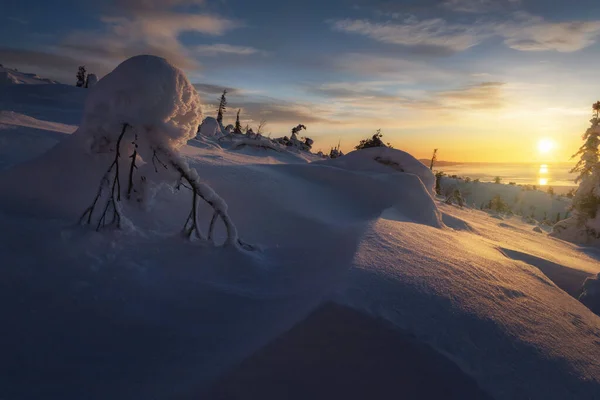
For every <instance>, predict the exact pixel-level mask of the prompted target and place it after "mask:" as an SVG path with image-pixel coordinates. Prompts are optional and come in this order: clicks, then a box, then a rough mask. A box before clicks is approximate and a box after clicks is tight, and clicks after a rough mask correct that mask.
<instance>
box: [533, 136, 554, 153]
mask: <svg viewBox="0 0 600 400" xmlns="http://www.w3.org/2000/svg"><path fill="white" fill-rule="evenodd" d="M537 147H538V151H539V152H540V153H542V154H548V153H550V152H551V151H552V150H554V148H555V147H556V144H555V143H554V141H553V140H552V139H540V140H539V141H538V145H537Z"/></svg>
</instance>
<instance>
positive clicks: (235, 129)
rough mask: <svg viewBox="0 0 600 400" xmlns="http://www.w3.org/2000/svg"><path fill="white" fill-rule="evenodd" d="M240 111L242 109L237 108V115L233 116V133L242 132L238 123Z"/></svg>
mask: <svg viewBox="0 0 600 400" xmlns="http://www.w3.org/2000/svg"><path fill="white" fill-rule="evenodd" d="M240 111H242V109H239V110H238V112H237V117H236V118H235V128H233V132H234V133H239V134H241V133H242V124H241V123H240Z"/></svg>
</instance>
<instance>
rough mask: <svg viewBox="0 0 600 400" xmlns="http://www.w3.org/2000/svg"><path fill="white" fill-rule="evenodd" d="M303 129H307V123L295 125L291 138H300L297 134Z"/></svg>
mask: <svg viewBox="0 0 600 400" xmlns="http://www.w3.org/2000/svg"><path fill="white" fill-rule="evenodd" d="M302 129H304V130H306V126H305V125H302V124H298V125H297V126H295V127H293V128H292V137H291V140H294V139H295V140H298V136H297V135H298V133H299V132H300V131H301V130H302Z"/></svg>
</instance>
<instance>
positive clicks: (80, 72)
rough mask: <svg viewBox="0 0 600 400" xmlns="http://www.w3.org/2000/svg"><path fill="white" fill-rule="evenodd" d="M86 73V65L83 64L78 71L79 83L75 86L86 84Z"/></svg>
mask: <svg viewBox="0 0 600 400" xmlns="http://www.w3.org/2000/svg"><path fill="white" fill-rule="evenodd" d="M85 73H86V70H85V65H81V66H80V67H79V70H78V71H77V76H76V77H77V83H76V84H75V86H77V87H83V86H84V85H85Z"/></svg>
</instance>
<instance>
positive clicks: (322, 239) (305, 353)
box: [0, 81, 600, 400]
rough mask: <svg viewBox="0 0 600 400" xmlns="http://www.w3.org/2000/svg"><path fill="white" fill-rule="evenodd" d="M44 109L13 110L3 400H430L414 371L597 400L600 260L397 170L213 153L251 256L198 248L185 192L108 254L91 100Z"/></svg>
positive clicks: (15, 93)
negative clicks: (593, 305) (587, 285)
mask: <svg viewBox="0 0 600 400" xmlns="http://www.w3.org/2000/svg"><path fill="white" fill-rule="evenodd" d="M48 87H51V88H52V89H47V90H44V91H40V92H33V91H32V90H33V89H32V86H28V85H15V86H14V87H11V92H10V95H6V94H5V93H6V92H5V91H0V107H1V110H2V112H1V113H0V118H2V120H1V121H3V122H1V123H2V125H0V144H1V146H0V161H1V162H0V226H2V230H1V231H0V259H1V260H3V262H2V263H1V264H0V295H1V296H2V301H0V315H1V316H2V320H3V324H2V328H0V332H2V335H1V336H2V341H0V354H2V357H0V397H1V398H6V399H37V398H45V399H54V398H57V399H58V398H60V399H81V398H87V399H106V398H112V399H145V398H156V399H182V398H240V396H238V397H236V395H235V393H238V394H239V392H236V390H235V389H241V388H244V387H245V386H244V385H245V384H246V385H247V382H248V381H244V377H247V376H248V375H247V374H249V372H248V371H252V373H253V374H254V375H253V376H254V378H253V380H252V381H251V382H254V386H251V387H252V391H243V392H242V396H241V397H243V398H261V399H265V398H273V399H274V398H286V397H287V398H302V396H301V394H302V393H304V394H305V395H306V396H309V397H310V398H314V399H321V398H328V399H329V398H335V396H336V395H335V394H336V393H338V394H339V393H344V394H345V397H344V398H361V396H362V398H364V395H365V392H364V390H366V389H368V388H369V387H370V388H372V389H371V390H372V393H373V395H374V398H375V397H378V395H379V396H380V397H385V398H396V397H398V398H422V397H419V394H421V395H423V394H424V393H427V394H429V393H433V391H431V390H425V389H422V390H419V388H418V387H416V386H413V387H411V389H410V390H409V389H408V388H409V386H410V384H409V383H405V386H403V385H402V384H398V382H404V381H411V382H412V381H418V376H419V373H417V372H415V371H412V369H411V368H410V365H411V364H414V365H415V366H416V367H415V368H416V371H421V372H422V373H423V374H427V375H426V376H428V377H430V379H431V380H432V381H431V382H425V381H420V382H421V383H420V385H421V387H422V388H423V387H424V386H431V387H434V386H435V385H436V382H439V383H440V386H439V387H440V388H442V387H443V388H444V390H445V392H444V393H445V396H444V397H447V398H457V399H458V398H463V399H464V398H493V399H497V400H501V399H567V398H569V399H595V398H600V318H599V317H598V316H596V315H594V314H593V313H592V312H591V311H590V310H589V309H587V308H586V307H585V306H584V305H583V304H581V303H580V302H579V301H577V300H576V298H575V297H574V296H577V295H578V292H579V288H580V287H581V285H582V283H583V280H584V279H585V278H586V277H588V276H591V275H592V274H595V273H598V272H600V264H599V262H598V259H600V253H599V252H597V250H593V249H589V248H583V247H578V246H576V245H573V244H570V243H566V242H563V241H561V240H557V239H554V238H551V237H548V236H547V235H546V234H545V233H543V232H542V233H539V232H535V231H533V230H532V227H531V226H530V225H527V224H524V223H523V222H521V220H520V219H518V218H516V217H512V218H506V219H497V218H493V217H492V216H489V215H488V214H486V213H484V212H481V211H479V210H475V209H470V208H465V209H460V208H457V207H454V206H449V205H445V204H443V203H442V202H440V201H438V200H436V199H435V197H433V196H432V185H433V184H434V180H433V176H432V175H431V173H430V171H428V170H427V168H423V166H422V165H421V164H419V163H418V161H417V160H415V159H414V158H412V156H410V155H408V154H406V153H403V152H399V151H394V150H387V149H386V150H384V151H380V150H378V149H375V150H373V151H363V152H362V153H361V152H360V151H359V152H356V153H351V154H349V155H347V156H345V157H348V158H346V159H344V157H342V158H340V159H336V160H327V161H322V162H321V161H320V162H309V161H312V160H311V159H310V158H309V157H306V158H305V157H300V156H298V154H296V153H292V152H277V151H273V150H269V149H265V148H258V147H244V148H232V147H230V146H229V145H225V144H222V143H219V140H218V139H216V138H208V137H200V138H198V139H193V140H190V141H189V142H188V144H187V145H186V146H184V147H183V148H181V154H182V160H183V161H185V162H186V163H187V164H189V166H190V167H191V169H193V170H194V171H196V172H197V173H198V175H199V177H200V179H201V181H202V182H203V183H205V184H207V185H209V186H210V187H211V188H212V189H214V191H215V192H216V193H217V194H218V195H219V196H220V197H222V198H223V199H224V200H225V201H226V202H227V213H228V214H229V216H231V219H232V221H234V222H235V225H236V227H237V231H238V233H239V236H240V237H241V238H242V239H243V240H244V241H245V242H247V243H250V244H252V245H254V246H255V250H254V251H247V250H242V249H240V248H237V247H234V246H230V247H214V246H209V245H207V244H206V243H204V242H201V241H189V240H186V239H184V238H182V237H181V235H180V232H181V228H182V227H183V224H184V222H185V221H186V218H187V217H188V215H189V213H190V206H191V204H190V203H191V201H190V192H189V191H188V190H187V189H186V188H185V187H179V189H177V188H175V187H174V186H173V185H169V184H168V182H163V183H161V184H157V185H155V186H152V190H151V191H150V193H149V198H150V199H151V201H149V202H147V203H146V204H145V206H144V207H138V206H137V205H136V204H130V203H128V202H126V201H125V200H123V206H122V207H123V208H122V212H123V215H124V221H123V225H122V229H121V230H112V229H106V230H101V231H100V232H96V231H95V229H94V228H95V227H88V226H79V225H78V224H77V221H78V219H79V218H80V216H81V215H82V213H83V211H84V210H85V208H86V207H88V206H89V205H90V202H91V201H92V200H93V199H94V196H95V195H96V192H97V190H98V183H99V182H100V181H101V178H102V175H103V174H104V172H105V171H106V168H108V166H109V165H110V163H111V160H112V158H114V152H110V151H109V152H107V153H92V152H90V151H89V150H86V149H89V145H90V141H89V136H86V134H83V133H82V132H81V130H80V131H78V132H75V133H74V134H70V132H72V130H73V129H76V128H77V126H78V125H79V124H80V122H79V121H81V119H82V109H83V102H84V98H85V96H84V94H85V93H84V94H83V95H82V94H81V93H83V92H86V91H85V90H72V89H76V88H68V89H67V87H65V86H64V85H48ZM97 87H102V81H100V82H99V83H98V86H96V87H95V88H93V89H90V92H91V91H93V90H96V88H97ZM48 137H50V139H48ZM380 153H381V154H380ZM127 156H129V153H128V154H127ZM123 158H126V157H125V155H123ZM6 160H8V161H6ZM157 166H158V167H157V168H156V170H159V168H162V167H161V166H160V164H157ZM139 167H140V169H143V168H144V166H142V165H140V166H139ZM145 171H147V172H148V179H150V180H151V179H153V178H152V177H153V175H152V173H153V171H154V168H152V167H151V163H148V165H146V169H145ZM124 176H126V175H124ZM122 182H126V180H122ZM198 213H199V219H200V220H201V221H206V225H207V226H208V224H209V221H210V220H211V216H212V213H213V209H211V208H210V207H205V206H204V205H203V206H202V207H201V208H200V209H199V210H198ZM219 224H220V223H219ZM202 229H203V230H206V227H202ZM215 236H216V241H217V243H221V242H222V241H224V240H225V238H226V237H227V235H226V231H225V228H224V227H223V226H221V225H218V226H217V230H216V235H215ZM332 303H335V304H334V305H333V306H332ZM348 308H351V309H352V310H354V311H351V312H348V311H344V310H348ZM357 315H358V316H357ZM308 316H309V317H308ZM323 316H325V317H323ZM307 317H308V318H307ZM330 320H331V321H336V323H337V324H341V326H343V327H344V328H345V329H338V330H332V329H333V327H332V326H331V325H329V324H328V323H327V321H330ZM336 326H337V325H336ZM338 327H339V326H338ZM286 332H287V333H286ZM299 332H300V333H302V332H305V333H306V332H310V333H311V334H310V335H312V336H310V335H305V334H299ZM360 332H363V333H365V335H366V333H368V334H369V335H371V336H361V335H362V334H360ZM309 336H310V337H312V338H313V339H312V340H309ZM367 337H370V338H372V340H367ZM348 343H355V344H354V345H352V346H347V347H339V349H346V350H347V351H344V352H336V351H335V349H336V348H337V347H336V346H338V345H339V346H344V344H348ZM375 344H376V348H374V347H372V346H373V345H375ZM367 345H370V346H371V347H367ZM265 346H266V347H265ZM273 346H275V347H273ZM361 346H365V347H364V348H363V347H361ZM402 346H404V348H405V350H404V351H398V349H401V348H403V347H402ZM357 347H359V348H363V350H362V351H361V352H358V351H355V350H356V349H357ZM273 348H275V349H278V350H277V351H272V349H273ZM294 349H302V351H301V352H296V353H301V354H296V355H295V356H294V357H292V355H293V354H292V353H293V351H292V350H294ZM386 349H388V350H389V352H390V354H394V355H396V358H398V357H405V359H403V360H399V361H398V362H393V361H392V360H391V359H389V358H388V359H386V358H385V357H383V354H385V353H386ZM281 352H284V354H290V357H289V358H288V359H287V360H293V362H294V363H298V364H297V366H298V369H297V370H296V369H295V368H294V367H295V366H296V364H293V365H289V363H290V362H291V361H290V362H288V363H285V362H284V363H281V359H278V358H277V354H281ZM287 352H291V353H287ZM392 352H393V353H392ZM350 355H351V356H350ZM411 357H419V361H418V362H416V361H414V362H413V360H411ZM244 360H246V361H244ZM382 360H385V361H382ZM248 363H249V364H248ZM300 363H302V365H300ZM352 363H355V365H361V366H365V365H366V366H371V368H363V369H358V368H355V369H350V368H347V366H348V365H353V364H352ZM282 364H283V365H282ZM248 366H250V367H248ZM403 366H404V367H403ZM285 367H287V368H289V369H287V370H285ZM398 368H399V369H398ZM401 368H405V369H404V370H402V369H401ZM350 370H352V371H357V370H360V371H361V374H362V375H361V376H360V377H357V376H355V375H352V374H351V373H350ZM244 371H245V372H244ZM294 371H302V373H303V374H305V376H304V379H296V380H294V379H291V377H293V376H295V375H294ZM369 371H377V372H376V373H375V372H371V373H370V372H369ZM401 371H402V372H401ZM411 371H412V372H411ZM286 374H287V375H286ZM399 374H401V376H399ZM411 374H412V375H411ZM274 377H281V378H282V379H283V381H281V380H280V381H277V380H276V379H275V378H274ZM348 377H351V379H350V380H347V379H348ZM449 377H452V378H449ZM359 378H360V379H359ZM382 379H383V380H385V382H384V381H382ZM244 382H246V383H244ZM282 382H287V386H286V385H285V384H284V385H283V387H282V386H281V385H282ZM303 382H304V383H306V382H310V383H311V385H312V386H311V385H307V386H305V385H304V384H303ZM315 382H316V383H315ZM390 382H394V385H393V386H392V385H391V384H390ZM357 385H359V386H360V390H359V389H358V386H357ZM342 387H343V388H344V389H342ZM355 387H356V388H357V389H356V390H348V389H349V388H355ZM392 387H393V390H395V391H397V392H394V393H389V392H380V391H379V388H386V390H392V389H391V388H392ZM403 387H406V391H405V392H403ZM223 388H229V389H230V390H231V392H227V390H224V389H223ZM307 388H314V389H313V390H312V391H310V390H309V391H308V392H306V391H305V390H307ZM376 388H377V389H376ZM317 389H318V390H322V392H321V391H315V390H317ZM265 393H269V395H265ZM377 394H378V395H377ZM432 395H433V394H432ZM269 396H271V397H269ZM305 398H306V397H305Z"/></svg>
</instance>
